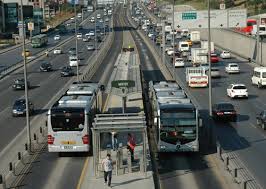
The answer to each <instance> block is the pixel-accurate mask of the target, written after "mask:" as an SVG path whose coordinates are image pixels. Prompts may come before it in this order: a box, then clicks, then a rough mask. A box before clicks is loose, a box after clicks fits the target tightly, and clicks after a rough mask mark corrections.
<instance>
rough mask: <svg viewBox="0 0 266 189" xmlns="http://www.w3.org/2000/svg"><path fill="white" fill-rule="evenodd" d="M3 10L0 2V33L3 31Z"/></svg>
mask: <svg viewBox="0 0 266 189" xmlns="http://www.w3.org/2000/svg"><path fill="white" fill-rule="evenodd" d="M4 14H5V10H4V3H3V2H2V1H1V0H0V33H4V31H5V15H4Z"/></svg>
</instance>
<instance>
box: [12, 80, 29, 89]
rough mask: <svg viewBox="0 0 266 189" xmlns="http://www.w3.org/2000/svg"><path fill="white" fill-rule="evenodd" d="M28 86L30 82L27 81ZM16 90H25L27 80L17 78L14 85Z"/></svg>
mask: <svg viewBox="0 0 266 189" xmlns="http://www.w3.org/2000/svg"><path fill="white" fill-rule="evenodd" d="M27 85H28V88H30V83H29V82H27ZM12 88H13V89H14V90H24V89H25V80H24V79H23V78H22V79H15V80H14V84H13V85H12Z"/></svg>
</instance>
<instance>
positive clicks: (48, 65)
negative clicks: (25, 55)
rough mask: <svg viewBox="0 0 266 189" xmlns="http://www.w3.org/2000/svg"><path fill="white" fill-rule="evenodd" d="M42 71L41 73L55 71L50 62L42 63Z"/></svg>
mask: <svg viewBox="0 0 266 189" xmlns="http://www.w3.org/2000/svg"><path fill="white" fill-rule="evenodd" d="M40 71H41V72H50V71H53V67H52V64H51V63H49V62H42V63H41V65H40Z"/></svg>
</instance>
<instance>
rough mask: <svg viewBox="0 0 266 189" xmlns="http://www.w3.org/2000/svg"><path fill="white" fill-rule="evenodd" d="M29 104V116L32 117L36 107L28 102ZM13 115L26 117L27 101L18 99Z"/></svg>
mask: <svg viewBox="0 0 266 189" xmlns="http://www.w3.org/2000/svg"><path fill="white" fill-rule="evenodd" d="M28 104H29V106H28V107H29V114H30V115H32V114H33V113H34V105H33V103H32V102H31V101H28ZM12 115H13V117H17V116H22V115H26V100H25V99H18V100H16V101H15V102H14V105H13V108H12Z"/></svg>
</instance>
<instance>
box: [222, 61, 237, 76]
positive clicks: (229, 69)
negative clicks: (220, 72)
mask: <svg viewBox="0 0 266 189" xmlns="http://www.w3.org/2000/svg"><path fill="white" fill-rule="evenodd" d="M225 72H227V73H229V74H230V73H239V72H240V69H239V66H238V64H237V63H229V64H227V66H226V67H225Z"/></svg>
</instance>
